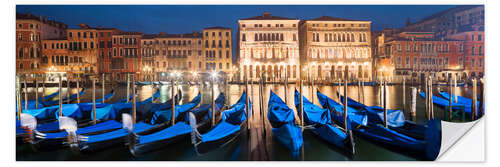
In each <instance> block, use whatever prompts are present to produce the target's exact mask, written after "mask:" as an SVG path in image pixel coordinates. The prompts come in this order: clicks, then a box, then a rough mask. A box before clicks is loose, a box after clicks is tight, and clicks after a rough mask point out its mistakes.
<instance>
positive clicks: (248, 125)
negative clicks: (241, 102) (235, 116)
mask: <svg viewBox="0 0 500 167" xmlns="http://www.w3.org/2000/svg"><path fill="white" fill-rule="evenodd" d="M226 83H227V81H226ZM245 93H246V97H245V108H246V111H247V130H250V102H249V97H250V96H249V95H248V93H249V91H248V79H247V78H245Z"/></svg>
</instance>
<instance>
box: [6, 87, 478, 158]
mask: <svg viewBox="0 0 500 167" xmlns="http://www.w3.org/2000/svg"><path fill="white" fill-rule="evenodd" d="M180 87H181V89H182V93H183V98H182V102H183V103H185V102H188V101H190V100H191V99H192V98H194V97H195V96H196V95H197V94H198V92H201V94H202V101H201V103H202V104H210V103H211V99H212V97H211V86H209V84H208V83H204V84H202V85H191V86H188V85H182V86H180ZM287 87H288V90H287V91H286V96H285V90H284V86H283V85H278V84H274V85H273V84H267V85H266V86H265V89H264V90H265V91H264V96H263V97H264V100H263V102H264V103H263V104H265V105H267V99H268V98H269V91H270V90H272V91H274V92H275V93H276V94H278V95H279V96H280V97H281V98H282V99H285V97H286V99H287V100H286V101H287V104H288V106H289V107H290V108H292V109H293V110H294V111H295V112H296V109H295V104H294V99H293V98H294V97H293V95H294V91H295V89H296V86H295V84H288V86H287ZM434 88H435V90H434V92H437V91H438V90H443V91H446V90H447V88H446V87H442V88H439V87H437V86H434ZM111 89H114V90H115V96H114V97H113V98H112V99H111V100H110V102H116V101H118V100H120V99H122V98H125V97H126V86H119V85H115V86H114V87H113V88H111V86H110V85H107V88H106V89H105V90H106V93H109V92H110V91H111ZM170 89H171V86H170V85H162V86H159V89H158V90H159V91H160V92H161V93H160V101H161V102H164V101H166V100H168V99H170V97H171V94H170V93H171V90H170ZM249 89H250V91H249V93H250V98H251V101H252V108H253V112H252V113H253V114H252V118H251V121H250V123H251V125H250V126H251V127H263V128H264V130H265V134H264V137H265V141H266V145H265V148H266V150H267V153H266V155H267V157H268V159H269V160H273V161H274V160H275V161H280V160H307V161H309V160H313V161H325V160H326V161H347V160H360V161H365V160H368V161H378V160H391V161H411V160H419V158H418V155H417V156H415V155H408V154H407V153H405V152H402V151H399V150H394V149H392V148H386V147H383V146H380V145H378V144H376V143H373V142H371V141H368V140H365V139H362V138H359V137H357V136H356V135H355V136H354V139H355V143H356V154H355V155H353V156H351V155H348V154H346V153H345V151H342V150H340V149H337V148H335V147H333V146H329V145H327V144H326V143H325V142H323V141H322V140H320V139H319V138H317V137H316V136H314V135H313V134H311V133H309V132H307V131H305V132H304V148H303V151H302V153H301V155H300V156H299V157H293V156H292V155H291V153H290V152H289V151H288V149H287V148H286V147H285V146H283V145H281V144H280V143H279V142H278V141H277V140H275V139H274V138H273V137H272V133H271V127H270V125H269V122H268V121H267V111H266V110H267V106H263V107H264V110H263V111H261V110H260V108H261V107H260V106H259V104H260V101H259V86H258V85H257V84H253V85H249ZM388 89H389V94H388V96H387V98H388V104H387V106H388V108H390V109H402V106H403V98H402V93H403V91H402V86H401V85H394V86H389V88H388ZM57 90H58V88H53V87H51V88H46V90H45V94H50V93H53V92H56V91H57ZM101 90H102V89H101V88H100V86H97V88H96V98H101V96H102V91H101ZM244 90H245V86H244V85H236V84H233V85H229V86H227V87H226V86H225V85H224V84H220V85H216V86H215V94H216V95H218V94H219V93H220V92H229V93H227V94H229V96H228V99H227V100H228V104H234V103H235V102H236V101H237V100H238V99H239V97H240V96H241V93H242V92H243V91H244ZM316 90H319V91H321V92H322V93H323V94H326V95H327V96H329V97H330V98H332V99H334V100H336V101H338V98H337V97H336V92H337V90H338V89H337V86H314V87H311V86H310V85H304V86H303V94H304V96H306V97H307V98H308V99H309V100H310V101H311V100H312V101H314V103H315V104H317V105H319V102H318V99H317V97H316V96H311V95H312V94H314V95H316ZM358 90H359V89H358V87H357V86H348V97H351V98H353V99H355V100H358V99H359V96H363V94H362V93H364V97H365V98H364V103H365V104H367V105H369V106H371V105H380V98H379V93H380V91H381V89H379V88H378V87H376V86H364V87H363V89H362V90H363V91H359V92H360V93H361V95H358ZM34 91H35V89H33V88H28V92H29V93H28V95H29V99H34ZM39 91H40V92H41V91H42V88H40V89H39ZM67 91H68V90H67V89H65V88H63V91H62V92H63V95H65V94H66V92H67ZM69 91H70V92H71V93H72V94H73V93H76V92H77V90H76V89H74V88H72V89H69ZM137 91H138V93H139V96H138V98H137V100H138V101H139V100H144V99H146V98H149V97H150V96H151V95H152V94H153V93H154V92H155V91H156V89H154V90H153V88H152V87H151V85H145V86H137ZM341 92H343V90H342V89H341ZM409 92H411V89H410V86H406V93H407V96H406V106H407V109H406V110H405V117H406V119H408V120H413V121H415V122H417V123H419V124H425V123H426V116H425V105H424V99H423V98H421V97H420V96H418V95H417V96H418V97H417V116H416V118H412V117H411V114H410V112H409V108H410V107H409V106H410V96H409ZM470 92H471V89H468V88H463V87H460V88H458V91H457V95H461V96H465V97H470ZM438 96H439V95H438ZM91 97H92V89H91V88H86V91H85V94H84V95H83V96H82V97H81V102H91V101H92V100H91ZM56 99H57V97H56ZM434 111H435V117H436V118H438V119H443V120H446V119H447V116H446V114H447V112H446V111H444V109H442V108H439V107H437V106H434ZM295 117H296V120H299V118H298V115H297V113H295ZM455 119H456V120H453V121H454V122H461V121H467V120H461V119H459V118H455ZM244 132H245V133H244ZM244 132H242V134H241V135H240V137H239V138H238V139H237V140H235V141H233V142H231V143H229V144H227V145H225V146H223V147H221V148H218V149H215V150H213V151H211V152H208V153H206V154H203V155H197V153H196V152H195V150H194V148H193V145H192V144H191V143H190V142H191V141H190V140H186V141H182V142H179V143H176V144H171V145H170V146H168V147H166V148H164V149H162V150H160V151H156V152H152V153H148V154H145V155H143V156H140V157H134V156H132V155H131V154H130V152H129V150H128V148H127V147H125V146H121V147H114V148H111V149H107V150H103V151H99V152H96V153H92V154H78V155H77V154H75V153H73V152H71V150H70V149H68V148H65V149H60V150H56V151H48V152H35V151H33V150H32V149H31V147H30V145H29V144H22V145H17V146H16V159H17V160H21V161H24V160H138V161H149V160H154V161H156V160H166V161H169V160H182V161H212V160H229V161H233V160H236V161H238V160H251V154H250V148H251V146H250V141H249V137H248V135H247V134H246V131H244Z"/></svg>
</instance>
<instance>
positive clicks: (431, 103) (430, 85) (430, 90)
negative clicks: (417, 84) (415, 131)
mask: <svg viewBox="0 0 500 167" xmlns="http://www.w3.org/2000/svg"><path fill="white" fill-rule="evenodd" d="M432 90H433V88H432V77H431V76H429V108H430V109H431V118H434V99H433V95H432V94H433V93H432V92H433V91H432Z"/></svg>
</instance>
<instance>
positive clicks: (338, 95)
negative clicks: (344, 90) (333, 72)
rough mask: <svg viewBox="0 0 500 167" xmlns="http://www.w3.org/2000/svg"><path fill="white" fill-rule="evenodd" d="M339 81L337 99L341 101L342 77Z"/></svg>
mask: <svg viewBox="0 0 500 167" xmlns="http://www.w3.org/2000/svg"><path fill="white" fill-rule="evenodd" d="M337 83H338V85H337V99H338V100H339V102H340V86H341V85H342V82H341V80H340V78H339V79H338V80H337Z"/></svg>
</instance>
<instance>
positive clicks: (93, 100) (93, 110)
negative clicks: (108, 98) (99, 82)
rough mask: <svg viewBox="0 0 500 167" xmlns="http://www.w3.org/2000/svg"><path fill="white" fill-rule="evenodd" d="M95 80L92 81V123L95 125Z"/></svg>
mask: <svg viewBox="0 0 500 167" xmlns="http://www.w3.org/2000/svg"><path fill="white" fill-rule="evenodd" d="M96 79H97V78H94V79H92V116H93V117H92V123H93V124H96V123H97V118H96V116H97V115H96V108H95V81H96Z"/></svg>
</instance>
